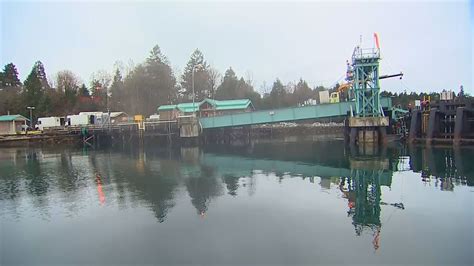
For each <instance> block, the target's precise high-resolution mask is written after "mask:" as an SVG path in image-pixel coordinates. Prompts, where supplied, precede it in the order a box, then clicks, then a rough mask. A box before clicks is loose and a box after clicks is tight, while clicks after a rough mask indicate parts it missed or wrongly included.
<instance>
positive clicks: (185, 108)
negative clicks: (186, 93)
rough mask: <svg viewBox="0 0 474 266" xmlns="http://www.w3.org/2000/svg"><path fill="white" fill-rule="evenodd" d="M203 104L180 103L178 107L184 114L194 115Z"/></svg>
mask: <svg viewBox="0 0 474 266" xmlns="http://www.w3.org/2000/svg"><path fill="white" fill-rule="evenodd" d="M202 103H203V102H195V103H180V104H178V105H177V107H178V109H179V110H180V111H181V112H183V113H192V112H196V111H198V110H199V106H201V104H202Z"/></svg>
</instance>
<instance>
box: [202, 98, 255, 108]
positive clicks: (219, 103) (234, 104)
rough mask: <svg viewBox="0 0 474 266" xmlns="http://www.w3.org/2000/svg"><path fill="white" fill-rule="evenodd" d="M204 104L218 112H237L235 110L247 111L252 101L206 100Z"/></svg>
mask: <svg viewBox="0 0 474 266" xmlns="http://www.w3.org/2000/svg"><path fill="white" fill-rule="evenodd" d="M204 102H208V103H209V104H210V105H212V106H214V108H216V110H235V109H247V108H248V107H249V106H250V105H251V104H252V101H250V100H249V99H238V100H213V99H205V100H204Z"/></svg>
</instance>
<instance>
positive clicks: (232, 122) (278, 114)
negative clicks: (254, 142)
mask: <svg viewBox="0 0 474 266" xmlns="http://www.w3.org/2000/svg"><path fill="white" fill-rule="evenodd" d="M381 105H382V107H384V108H391V107H392V99H391V98H381ZM351 106H352V110H355V103H354V102H341V103H330V104H319V105H310V106H301V107H291V108H282V109H274V110H265V111H256V112H249V113H239V114H230V115H222V116H214V117H202V118H199V121H200V122H201V125H202V128H203V129H208V128H221V127H238V126H248V125H257V124H267V123H279V122H291V121H297V120H306V119H317V118H328V117H338V116H346V115H347V112H349V111H350V110H351Z"/></svg>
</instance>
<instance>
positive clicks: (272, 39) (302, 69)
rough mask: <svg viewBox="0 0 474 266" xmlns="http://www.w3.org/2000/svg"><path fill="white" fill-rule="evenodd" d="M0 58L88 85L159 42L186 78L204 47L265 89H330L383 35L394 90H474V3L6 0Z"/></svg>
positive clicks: (24, 70)
mask: <svg viewBox="0 0 474 266" xmlns="http://www.w3.org/2000/svg"><path fill="white" fill-rule="evenodd" d="M0 10H1V12H0V14H1V20H0V21H1V22H0V23H1V25H0V26H1V33H2V34H1V42H0V51H1V53H0V63H1V65H2V66H3V65H5V64H7V63H9V62H13V63H15V64H16V65H17V68H18V70H19V72H20V76H21V79H22V80H24V78H25V77H26V76H27V75H28V73H29V72H30V70H31V67H32V65H33V63H34V62H35V61H36V60H41V61H42V62H43V63H44V65H45V68H46V72H47V75H48V76H50V77H52V76H53V75H54V74H55V73H56V72H57V71H60V70H64V69H68V70H71V71H73V72H74V73H76V74H77V75H79V76H80V77H81V79H82V80H83V81H84V82H86V83H87V84H89V82H90V79H91V74H92V72H96V71H98V70H102V69H104V70H107V71H109V72H112V70H113V67H114V63H115V62H116V61H118V60H119V61H122V62H123V63H124V64H125V65H127V64H128V62H129V61H133V62H135V64H137V63H140V62H143V61H144V59H145V58H146V57H147V56H148V53H149V51H150V49H151V48H152V47H153V46H154V45H155V44H158V45H160V47H161V49H162V51H163V52H164V53H165V55H166V56H167V57H168V58H169V60H170V61H171V64H172V67H173V69H174V70H175V71H176V74H180V73H181V71H182V69H183V68H184V66H185V64H186V62H187V61H188V59H189V56H190V54H191V53H192V51H193V50H194V49H195V48H199V49H200V50H201V51H202V52H203V53H204V56H205V58H206V60H207V61H208V62H209V63H210V64H211V65H212V66H213V67H215V68H217V69H218V70H219V71H220V72H221V73H223V72H224V71H225V70H226V69H227V68H228V67H229V66H232V67H233V69H234V70H235V71H236V73H237V75H239V76H244V77H246V76H249V75H250V76H252V78H253V81H254V86H255V87H256V89H258V90H259V91H262V87H263V86H262V85H263V84H264V83H266V86H267V87H268V89H270V87H271V84H272V83H273V81H274V80H275V78H277V77H278V78H280V79H281V80H282V81H283V82H284V83H287V82H290V81H293V82H294V81H296V80H297V79H299V78H300V77H302V78H303V79H306V80H307V81H308V82H309V83H310V84H311V85H312V86H314V85H320V84H321V85H325V86H331V85H334V84H335V83H336V82H337V81H338V80H339V79H340V78H341V77H342V76H343V75H344V73H345V61H346V59H349V58H350V56H351V54H352V50H353V48H354V46H355V45H357V44H358V43H359V39H360V35H362V36H363V39H362V46H365V47H373V46H374V43H373V32H377V33H378V34H379V36H380V45H381V52H382V57H383V60H382V61H381V74H389V73H397V72H399V71H403V72H404V73H405V77H404V79H403V80H402V81H400V80H398V79H396V80H384V81H382V88H383V89H386V90H391V91H394V92H400V91H403V90H404V89H407V90H408V91H412V90H413V91H440V90H442V89H454V90H456V91H457V90H458V88H459V85H460V84H463V85H464V87H465V90H466V91H467V92H470V93H472V92H473V89H472V88H473V79H472V76H473V74H474V71H473V63H472V62H473V61H474V60H473V59H474V51H473V43H472V39H473V35H474V30H473V25H474V19H473V10H474V9H473V3H472V2H467V1H444V2H430V1H419V2H413V1H409V2H406V1H390V2H389V1H384V2H372V1H371V2H361V1H358V2H336V3H333V2H311V3H289V2H288V3H274V2H262V3H248V2H226V3H209V2H192V3H189V2H188V3H184V2H177V3H165V2H140V3H132V2H101V3H99V2H20V3H18V2H1V3H0Z"/></svg>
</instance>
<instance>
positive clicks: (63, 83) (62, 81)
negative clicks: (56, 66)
mask: <svg viewBox="0 0 474 266" xmlns="http://www.w3.org/2000/svg"><path fill="white" fill-rule="evenodd" d="M79 84H80V80H79V78H78V77H77V76H76V75H75V74H74V73H72V71H70V70H62V71H59V72H58V73H57V74H56V76H55V79H54V85H55V86H56V89H57V90H58V91H62V92H66V91H72V92H77V90H78V89H79Z"/></svg>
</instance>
